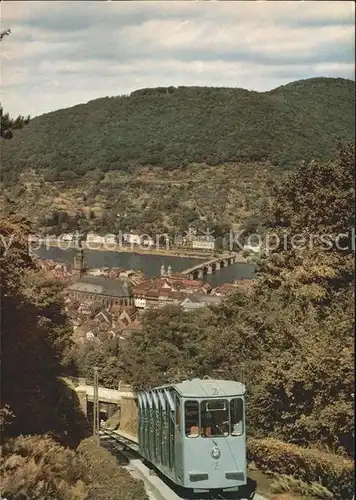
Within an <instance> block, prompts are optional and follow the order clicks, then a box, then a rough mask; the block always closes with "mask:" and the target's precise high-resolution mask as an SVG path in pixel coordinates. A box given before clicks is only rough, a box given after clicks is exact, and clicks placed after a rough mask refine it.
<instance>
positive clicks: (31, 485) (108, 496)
mask: <svg viewBox="0 0 356 500" xmlns="http://www.w3.org/2000/svg"><path fill="white" fill-rule="evenodd" d="M0 466H1V491H0V495H1V498H8V499H9V500H14V499H16V500H28V499H31V500H148V497H147V495H146V492H145V489H144V486H143V483H142V482H141V481H137V480H136V479H134V478H133V477H132V476H130V474H129V473H128V472H127V471H126V470H125V469H123V468H122V467H120V466H119V464H118V463H117V460H116V458H115V457H114V456H112V455H111V454H110V453H109V452H108V451H107V450H105V449H104V448H102V447H101V446H100V445H98V444H97V443H96V442H95V441H94V439H93V438H89V439H86V440H84V441H82V442H81V444H80V445H79V446H78V448H77V451H76V452H74V451H73V450H71V449H69V448H65V447H64V446H61V445H60V444H59V443H57V442H56V441H54V440H53V439H52V438H51V437H49V436H47V435H44V436H26V437H25V436H19V437H17V438H15V439H10V440H9V441H7V443H6V444H5V445H4V446H3V447H2V449H1V460H0Z"/></svg>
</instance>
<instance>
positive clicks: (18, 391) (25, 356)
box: [0, 217, 86, 443]
mask: <svg viewBox="0 0 356 500" xmlns="http://www.w3.org/2000/svg"><path fill="white" fill-rule="evenodd" d="M0 230H1V249H0V250H1V257H0V267H1V271H0V272H1V313H2V314H1V333H2V352H1V357H2V377H3V385H2V405H4V406H6V405H7V408H8V409H9V411H11V412H12V414H13V419H12V421H11V425H7V426H6V428H5V432H6V435H7V436H9V435H12V436H16V435H18V434H20V433H39V434H41V433H46V432H51V433H52V434H53V435H54V436H56V437H58V438H59V439H61V440H62V441H63V442H68V443H74V442H75V441H76V440H77V439H78V438H80V437H81V436H82V435H83V433H85V429H86V425H85V421H84V417H83V415H82V414H81V412H80V410H79V405H78V402H77V400H76V398H75V397H74V394H72V392H71V390H70V389H69V388H68V387H67V386H66V384H65V383H64V382H62V381H61V379H60V378H59V377H60V375H61V374H62V371H63V368H62V365H61V363H62V360H63V358H64V357H65V356H66V355H67V354H68V350H69V349H70V346H71V340H70V336H71V329H70V328H69V324H68V320H67V318H66V316H65V314H64V303H63V299H62V298H61V295H60V285H59V284H58V283H56V282H53V281H52V280H48V279H47V278H46V277H45V276H44V275H43V274H42V273H41V271H40V270H39V268H38V266H37V264H36V261H35V260H34V259H33V258H32V257H31V255H30V252H29V249H28V234H29V226H28V224H27V223H26V221H24V220H19V219H16V218H15V217H9V218H7V219H2V220H1V221H0Z"/></svg>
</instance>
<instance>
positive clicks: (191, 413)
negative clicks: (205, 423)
mask: <svg viewBox="0 0 356 500" xmlns="http://www.w3.org/2000/svg"><path fill="white" fill-rule="evenodd" d="M184 414H185V415H184V418H185V435H186V436H188V437H194V438H196V437H198V436H199V403H198V401H186V402H185V405H184Z"/></svg>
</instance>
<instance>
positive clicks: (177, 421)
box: [176, 396, 181, 431]
mask: <svg viewBox="0 0 356 500" xmlns="http://www.w3.org/2000/svg"><path fill="white" fill-rule="evenodd" d="M176 425H177V426H178V430H179V431H180V430H181V429H180V399H179V397H178V396H176Z"/></svg>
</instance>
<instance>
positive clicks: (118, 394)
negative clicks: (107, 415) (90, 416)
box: [65, 379, 135, 415]
mask: <svg viewBox="0 0 356 500" xmlns="http://www.w3.org/2000/svg"><path fill="white" fill-rule="evenodd" d="M65 381H66V383H67V384H68V385H70V386H71V388H72V389H73V390H74V391H75V392H76V394H77V396H78V399H79V403H80V407H81V409H82V411H83V413H84V414H85V415H87V413H88V403H93V402H94V386H92V385H88V384H87V383H86V381H85V379H76V380H69V379H65ZM98 398H99V405H100V408H101V409H103V408H105V407H106V406H107V405H115V407H117V406H120V405H121V403H122V401H123V400H125V399H126V400H127V399H134V398H135V394H134V392H133V390H132V388H131V387H130V386H129V385H124V384H122V383H119V386H118V389H107V388H106V387H101V386H99V387H98ZM103 411H105V410H103Z"/></svg>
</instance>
